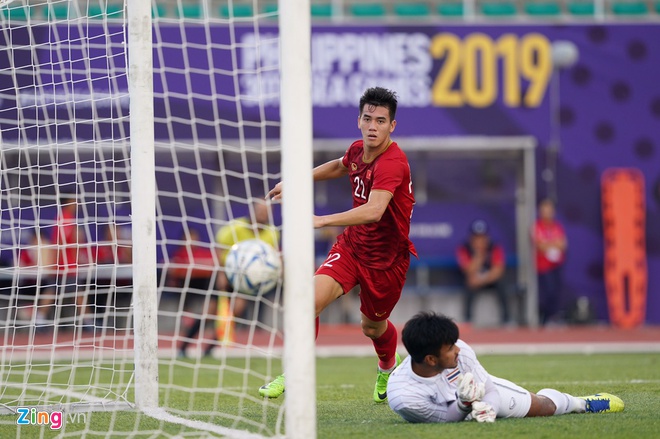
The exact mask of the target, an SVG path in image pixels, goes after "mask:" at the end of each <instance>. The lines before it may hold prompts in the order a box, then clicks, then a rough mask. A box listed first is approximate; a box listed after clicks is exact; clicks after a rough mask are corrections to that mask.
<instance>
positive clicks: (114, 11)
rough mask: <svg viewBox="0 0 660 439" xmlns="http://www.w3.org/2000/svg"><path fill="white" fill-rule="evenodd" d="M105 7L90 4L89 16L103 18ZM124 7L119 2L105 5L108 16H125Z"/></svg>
mask: <svg viewBox="0 0 660 439" xmlns="http://www.w3.org/2000/svg"><path fill="white" fill-rule="evenodd" d="M103 12H104V11H103V8H102V7H101V6H99V5H89V6H88V7H87V16H88V17H89V18H103V16H104V14H103ZM123 13H124V7H123V6H122V5H119V4H114V5H113V4H109V5H105V16H106V18H119V19H121V18H123Z"/></svg>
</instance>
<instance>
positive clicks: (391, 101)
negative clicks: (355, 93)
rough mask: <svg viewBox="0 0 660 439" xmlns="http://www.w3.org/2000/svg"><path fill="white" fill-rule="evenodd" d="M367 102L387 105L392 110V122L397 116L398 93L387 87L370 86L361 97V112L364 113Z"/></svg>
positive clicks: (382, 105)
mask: <svg viewBox="0 0 660 439" xmlns="http://www.w3.org/2000/svg"><path fill="white" fill-rule="evenodd" d="M365 104H368V105H375V106H376V107H386V108H387V109H388V110H389V111H390V122H391V121H393V120H394V117H395V116H396V106H397V104H398V101H397V97H396V93H395V92H393V91H391V90H388V89H386V88H383V87H371V88H368V89H367V90H366V91H365V92H364V94H363V95H362V97H361V98H360V114H362V110H364V106H365Z"/></svg>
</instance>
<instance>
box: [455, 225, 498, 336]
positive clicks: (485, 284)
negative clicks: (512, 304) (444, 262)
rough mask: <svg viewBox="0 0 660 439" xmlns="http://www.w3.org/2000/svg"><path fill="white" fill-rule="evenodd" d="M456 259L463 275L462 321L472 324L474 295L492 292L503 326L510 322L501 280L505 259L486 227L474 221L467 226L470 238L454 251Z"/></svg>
mask: <svg viewBox="0 0 660 439" xmlns="http://www.w3.org/2000/svg"><path fill="white" fill-rule="evenodd" d="M456 259H457V262H458V266H459V268H460V269H461V272H462V273H463V275H464V276H465V291H464V301H463V303H464V310H463V311H464V321H465V323H467V324H471V323H472V305H473V303H474V298H475V296H476V295H477V294H479V293H481V292H483V291H486V290H493V291H495V293H496V294H497V298H498V300H499V302H500V308H501V319H502V323H505V324H508V323H509V304H508V297H507V294H506V288H505V286H504V283H503V281H502V278H503V277H504V272H505V269H506V256H505V254H504V249H503V248H502V246H501V245H499V244H497V243H495V242H493V241H492V240H491V238H490V236H489V234H488V224H487V223H486V222H485V221H484V220H480V219H479V220H475V221H474V222H472V224H471V225H470V236H469V237H468V239H467V241H466V242H464V243H463V244H462V245H460V246H459V247H458V249H457V250H456Z"/></svg>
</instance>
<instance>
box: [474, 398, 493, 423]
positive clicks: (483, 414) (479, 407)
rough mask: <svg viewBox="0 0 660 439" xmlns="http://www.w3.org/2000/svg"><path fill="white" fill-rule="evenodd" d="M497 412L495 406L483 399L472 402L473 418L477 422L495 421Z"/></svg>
mask: <svg viewBox="0 0 660 439" xmlns="http://www.w3.org/2000/svg"><path fill="white" fill-rule="evenodd" d="M496 417H497V414H496V413H495V409H494V408H493V406H491V405H490V404H488V403H487V402H483V401H475V402H474V404H472V419H476V420H477V422H495V418H496Z"/></svg>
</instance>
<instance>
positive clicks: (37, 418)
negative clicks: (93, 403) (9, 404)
mask: <svg viewBox="0 0 660 439" xmlns="http://www.w3.org/2000/svg"><path fill="white" fill-rule="evenodd" d="M16 413H17V414H18V419H17V420H16V425H48V426H50V429H51V430H59V429H61V428H62V425H63V424H64V420H65V418H64V413H63V412H61V411H53V412H47V411H42V410H39V411H37V409H36V408H35V407H32V408H30V407H18V408H17V409H16ZM66 421H67V422H70V423H79V422H83V423H87V414H86V413H68V414H67V417H66Z"/></svg>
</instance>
